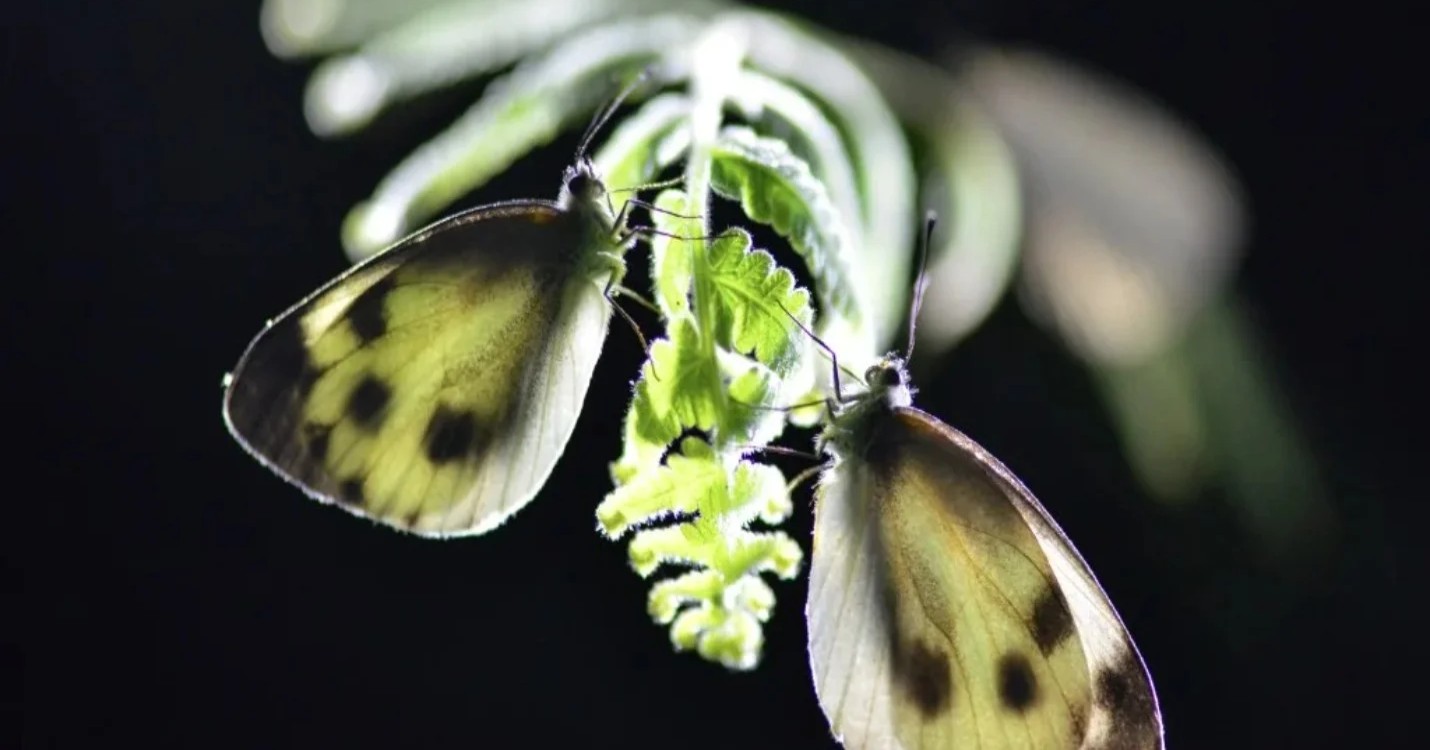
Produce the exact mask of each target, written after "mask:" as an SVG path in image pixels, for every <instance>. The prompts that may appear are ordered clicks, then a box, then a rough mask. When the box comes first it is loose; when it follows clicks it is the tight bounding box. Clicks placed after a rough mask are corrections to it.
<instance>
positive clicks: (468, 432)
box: [422, 406, 488, 464]
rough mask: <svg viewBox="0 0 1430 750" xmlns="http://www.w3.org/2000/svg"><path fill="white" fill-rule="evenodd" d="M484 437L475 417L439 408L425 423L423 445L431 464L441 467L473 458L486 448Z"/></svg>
mask: <svg viewBox="0 0 1430 750" xmlns="http://www.w3.org/2000/svg"><path fill="white" fill-rule="evenodd" d="M487 438H488V434H487V431H486V430H484V429H483V428H482V425H481V424H480V423H479V422H478V421H477V415H476V414H474V413H472V412H470V411H466V410H458V409H452V408H449V407H447V406H438V407H437V410H436V411H435V412H433V413H432V419H431V421H429V422H428V423H427V431H426V433H424V434H423V436H422V445H423V447H424V448H425V449H426V450H427V458H429V459H431V461H432V463H435V464H444V463H448V462H450V461H455V460H457V459H459V458H466V457H468V456H472V455H475V454H476V453H477V452H478V451H480V450H481V449H482V448H483V447H485V444H486V441H487Z"/></svg>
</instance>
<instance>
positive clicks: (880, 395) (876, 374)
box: [864, 354, 914, 408]
mask: <svg viewBox="0 0 1430 750" xmlns="http://www.w3.org/2000/svg"><path fill="white" fill-rule="evenodd" d="M864 382H865V383H867V384H868V386H869V391H868V393H867V394H866V395H865V399H866V400H878V401H880V402H883V403H884V404H885V405H887V406H888V407H890V408H893V407H895V406H908V405H909V404H911V403H913V397H914V388H913V387H912V386H911V385H910V384H909V370H908V368H907V367H906V366H905V363H904V359H903V358H902V357H900V356H898V355H896V354H886V355H884V357H883V359H880V360H879V361H878V362H875V363H874V364H873V365H870V367H869V369H867V370H865V371H864Z"/></svg>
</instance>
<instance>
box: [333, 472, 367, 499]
mask: <svg viewBox="0 0 1430 750" xmlns="http://www.w3.org/2000/svg"><path fill="white" fill-rule="evenodd" d="M338 499H339V500H341V501H343V502H345V503H347V504H348V505H362V504H363V501H364V500H365V499H366V496H365V495H364V494H363V491H362V480H361V479H357V478H354V479H344V480H343V483H342V484H340V485H338Z"/></svg>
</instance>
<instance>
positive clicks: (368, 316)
mask: <svg viewBox="0 0 1430 750" xmlns="http://www.w3.org/2000/svg"><path fill="white" fill-rule="evenodd" d="M394 285H395V282H394V281H393V275H392V274H388V275H387V276H384V277H383V278H382V279H381V280H380V281H378V282H377V283H376V284H373V285H372V286H370V287H368V288H367V291H365V292H363V293H362V294H360V295H358V298H357V299H356V300H354V301H353V303H352V305H350V306H349V307H348V313H347V321H348V325H350V326H352V329H353V333H355V334H357V337H358V339H359V340H360V341H361V342H362V343H364V344H366V343H368V342H370V341H373V340H375V339H378V338H381V337H382V335H383V334H385V333H387V294H388V292H390V291H392V288H393V286H394Z"/></svg>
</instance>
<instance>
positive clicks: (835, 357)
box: [780, 304, 844, 402]
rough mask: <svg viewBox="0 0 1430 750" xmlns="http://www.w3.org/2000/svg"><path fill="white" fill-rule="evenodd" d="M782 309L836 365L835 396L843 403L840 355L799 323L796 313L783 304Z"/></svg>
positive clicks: (807, 327)
mask: <svg viewBox="0 0 1430 750" xmlns="http://www.w3.org/2000/svg"><path fill="white" fill-rule="evenodd" d="M780 309H781V310H784V314H785V315H788V316H789V319H790V320H793V321H794V324H795V325H797V326H799V330H801V331H804V334H805V335H806V336H808V337H810V338H811V339H813V340H814V343H816V344H818V345H819V348H821V349H823V350H824V351H825V352H826V353H827V354H828V355H829V361H831V362H833V363H834V396H835V398H837V399H839V400H840V401H841V402H842V401H843V400H844V388H843V387H842V386H840V384H839V370H840V369H842V368H840V367H839V355H838V354H835V353H834V350H833V349H830V348H829V344H826V343H824V340H823V339H821V338H819V337H818V336H816V335H814V331H811V330H809V326H806V325H805V324H803V323H801V322H799V318H796V317H795V316H794V313H792V312H790V311H789V310H785V306H784V305H783V304H780Z"/></svg>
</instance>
